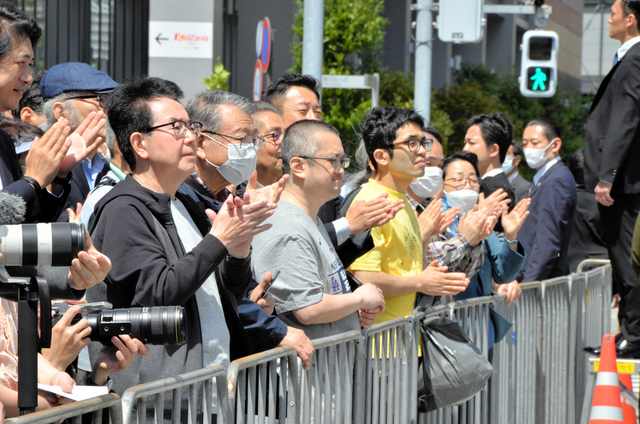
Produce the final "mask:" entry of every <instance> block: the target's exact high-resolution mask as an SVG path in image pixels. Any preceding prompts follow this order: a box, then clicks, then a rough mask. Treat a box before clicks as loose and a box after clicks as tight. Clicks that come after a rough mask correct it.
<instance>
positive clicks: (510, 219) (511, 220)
mask: <svg viewBox="0 0 640 424" xmlns="http://www.w3.org/2000/svg"><path fill="white" fill-rule="evenodd" d="M530 204H531V199H529V198H527V199H522V200H521V201H520V202H519V203H518V204H517V205H516V207H515V208H513V210H512V211H511V213H508V207H507V205H506V204H503V206H502V228H504V235H505V237H506V238H508V239H509V240H515V239H516V238H517V237H518V231H520V228H521V227H522V224H524V220H525V219H527V216H529V205H530Z"/></svg>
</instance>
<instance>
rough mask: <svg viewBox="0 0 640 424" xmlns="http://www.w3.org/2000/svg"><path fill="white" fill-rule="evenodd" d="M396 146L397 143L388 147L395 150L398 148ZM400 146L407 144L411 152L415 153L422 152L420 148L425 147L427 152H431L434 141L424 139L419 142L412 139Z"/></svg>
mask: <svg viewBox="0 0 640 424" xmlns="http://www.w3.org/2000/svg"><path fill="white" fill-rule="evenodd" d="M396 144H397V143H394V144H391V145H390V146H388V147H389V148H393V147H395V146H396ZM399 144H406V145H407V146H409V151H410V152H413V153H418V151H420V146H422V147H424V150H425V152H430V151H431V147H432V146H433V139H432V138H423V139H421V140H418V139H417V138H412V139H410V140H407V141H402V142H400V143H399Z"/></svg>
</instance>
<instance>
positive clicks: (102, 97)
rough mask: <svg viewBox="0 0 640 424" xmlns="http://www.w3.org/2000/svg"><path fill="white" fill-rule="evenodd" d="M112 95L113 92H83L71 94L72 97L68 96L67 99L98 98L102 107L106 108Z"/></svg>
mask: <svg viewBox="0 0 640 424" xmlns="http://www.w3.org/2000/svg"><path fill="white" fill-rule="evenodd" d="M110 95H111V93H100V94H98V93H96V94H83V95H82V96H71V97H67V100H71V99H98V104H99V105H100V107H101V108H103V109H104V108H105V107H106V105H107V99H108V98H109V96H110Z"/></svg>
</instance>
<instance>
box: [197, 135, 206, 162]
mask: <svg viewBox="0 0 640 424" xmlns="http://www.w3.org/2000/svg"><path fill="white" fill-rule="evenodd" d="M205 138H206V137H205V136H203V135H201V136H200V137H198V139H197V140H196V146H197V150H196V156H197V157H198V159H200V160H205V159H206V158H207V155H206V154H205V152H204V148H203V147H202V146H204V142H205Z"/></svg>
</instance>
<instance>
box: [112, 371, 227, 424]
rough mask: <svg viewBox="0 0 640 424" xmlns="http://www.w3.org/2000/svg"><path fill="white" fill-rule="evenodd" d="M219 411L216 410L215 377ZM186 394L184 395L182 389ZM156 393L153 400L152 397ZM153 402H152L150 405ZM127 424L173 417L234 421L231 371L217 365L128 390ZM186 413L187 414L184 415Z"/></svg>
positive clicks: (124, 405) (124, 399)
mask: <svg viewBox="0 0 640 424" xmlns="http://www.w3.org/2000/svg"><path fill="white" fill-rule="evenodd" d="M214 378H215V380H216V386H215V393H216V400H217V402H216V403H217V410H216V411H215V412H214V411H213V393H214V386H213V379H214ZM183 389H185V390H186V396H182V390H183ZM150 396H153V398H152V399H151V401H150V402H148V398H149V397H150ZM148 403H150V404H148ZM122 412H123V424H132V423H138V424H142V423H147V422H154V423H161V422H163V421H165V420H169V419H170V420H171V422H172V423H173V424H177V423H181V422H185V420H186V421H187V422H188V423H196V422H203V423H204V424H209V423H211V422H212V415H213V414H215V415H216V416H217V422H218V423H224V424H227V423H230V422H232V421H231V420H230V412H229V399H228V391H227V373H226V371H225V369H224V367H223V366H221V365H215V366H212V367H207V368H202V369H200V370H196V371H191V372H188V373H185V374H181V375H179V376H177V377H170V378H165V379H162V380H157V381H152V382H150V383H145V384H141V385H139V386H134V387H131V388H130V389H127V391H125V392H124V394H123V395H122ZM185 413H186V415H187V416H186V417H184V415H183V414H185Z"/></svg>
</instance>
